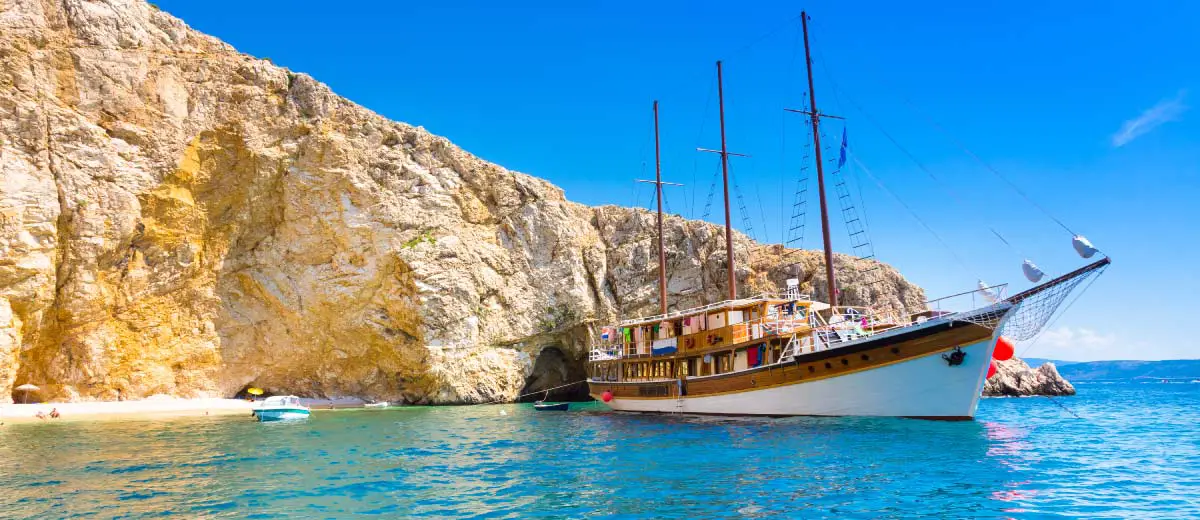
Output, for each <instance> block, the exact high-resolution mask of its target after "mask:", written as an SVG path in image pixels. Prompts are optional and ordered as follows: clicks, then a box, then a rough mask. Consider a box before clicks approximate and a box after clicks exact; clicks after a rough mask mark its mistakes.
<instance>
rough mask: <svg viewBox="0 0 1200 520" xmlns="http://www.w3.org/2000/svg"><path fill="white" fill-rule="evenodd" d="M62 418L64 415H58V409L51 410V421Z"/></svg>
mask: <svg viewBox="0 0 1200 520" xmlns="http://www.w3.org/2000/svg"><path fill="white" fill-rule="evenodd" d="M60 416H62V414H60V413H58V408H51V409H50V418H51V419H58V418H59V417H60Z"/></svg>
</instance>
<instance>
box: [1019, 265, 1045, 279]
mask: <svg viewBox="0 0 1200 520" xmlns="http://www.w3.org/2000/svg"><path fill="white" fill-rule="evenodd" d="M1021 270H1022V271H1024V272H1025V278H1027V279H1029V281H1031V282H1033V283H1038V282H1040V281H1042V278H1045V277H1046V273H1044V272H1042V270H1041V269H1038V266H1037V265H1035V264H1034V263H1033V262H1030V261H1029V260H1025V263H1023V264H1021Z"/></svg>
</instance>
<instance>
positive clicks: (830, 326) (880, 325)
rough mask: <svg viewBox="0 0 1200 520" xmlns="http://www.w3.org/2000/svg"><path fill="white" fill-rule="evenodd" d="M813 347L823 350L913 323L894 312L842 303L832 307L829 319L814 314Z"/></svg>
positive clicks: (819, 314)
mask: <svg viewBox="0 0 1200 520" xmlns="http://www.w3.org/2000/svg"><path fill="white" fill-rule="evenodd" d="M812 318H813V322H814V326H813V337H814V340H813V341H814V344H813V348H814V349H816V350H824V349H827V348H833V346H834V345H837V344H838V343H845V342H847V341H854V340H858V339H862V338H866V337H870V336H874V335H876V334H879V333H882V332H885V331H890V330H894V329H897V328H903V327H908V326H910V325H912V324H914V322H913V321H912V320H910V319H908V318H907V317H906V316H903V315H901V314H899V313H895V312H880V311H876V310H874V309H871V308H869V307H857V306H841V307H836V308H834V309H831V310H830V312H829V319H826V318H825V317H824V316H823V315H822V314H821V313H814V314H813V316H812Z"/></svg>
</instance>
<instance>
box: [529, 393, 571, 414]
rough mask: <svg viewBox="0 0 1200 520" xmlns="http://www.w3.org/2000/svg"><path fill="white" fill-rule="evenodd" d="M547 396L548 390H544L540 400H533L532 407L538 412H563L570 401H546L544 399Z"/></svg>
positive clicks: (569, 404)
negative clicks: (544, 392) (544, 393)
mask: <svg viewBox="0 0 1200 520" xmlns="http://www.w3.org/2000/svg"><path fill="white" fill-rule="evenodd" d="M549 398H550V391H549V390H546V395H544V396H542V399H541V400H540V401H534V402H533V409H534V410H537V411H539V412H565V411H567V408H569V407H570V406H571V403H547V402H546V399H549Z"/></svg>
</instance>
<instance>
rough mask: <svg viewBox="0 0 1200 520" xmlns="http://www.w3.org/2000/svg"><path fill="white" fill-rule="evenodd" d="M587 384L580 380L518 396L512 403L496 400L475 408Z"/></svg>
mask: <svg viewBox="0 0 1200 520" xmlns="http://www.w3.org/2000/svg"><path fill="white" fill-rule="evenodd" d="M586 382H587V379H580V380H579V381H576V382H574V383H567V384H565V385H558V386H556V387H554V388H546V389H543V390H538V391H536V392H529V393H528V394H521V395H518V396H516V397H515V398H513V400H512V401H508V400H505V399H497V400H495V401H488V402H486V403H475V404H474V405H473V406H480V405H485V404H500V403H510V402H515V401H517V400H520V399H521V398H522V397H529V396H531V395H537V394H544V393H546V392H552V391H554V390H558V389H559V388H566V387H568V386H575V385H577V384H579V383H586Z"/></svg>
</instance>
